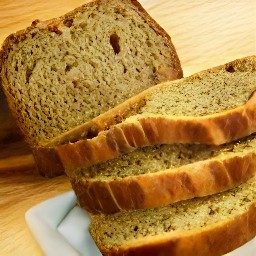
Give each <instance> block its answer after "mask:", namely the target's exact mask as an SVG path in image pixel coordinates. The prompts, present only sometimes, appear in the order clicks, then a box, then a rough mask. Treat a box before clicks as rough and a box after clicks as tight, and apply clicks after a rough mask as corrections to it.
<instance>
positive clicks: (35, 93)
mask: <svg viewBox="0 0 256 256" xmlns="http://www.w3.org/2000/svg"><path fill="white" fill-rule="evenodd" d="M0 59H1V65H0V66H1V67H0V69H1V83H2V86H3V88H4V91H5V94H6V96H7V99H8V103H9V106H10V108H11V110H12V111H13V113H14V116H15V117H16V119H17V121H18V124H19V126H20V128H21V130H22V131H23V133H24V134H25V136H26V139H27V141H28V142H29V143H30V145H33V146H34V145H40V146H42V145H44V144H46V143H47V142H48V141H49V140H50V139H52V138H54V137H56V136H58V135H60V134H61V133H63V132H66V131H68V130H70V129H71V128H72V127H75V126H77V125H80V124H83V123H84V122H87V121H89V120H91V119H92V118H94V117H96V116H98V115H99V114H101V113H103V112H105V111H107V110H109V109H110V108H113V107H114V106H116V105H117V104H119V103H121V102H123V101H124V100H125V99H127V98H130V97H131V96H133V95H135V94H137V93H139V92H140V91H142V90H144V89H146V88H148V87H150V86H152V85H154V84H157V83H159V82H161V81H166V80H172V79H177V78H181V77H182V69H181V66H180V61H179V58H178V56H177V53H176V50H175V48H174V46H173V44H172V42H171V38H170V36H169V35H168V34H167V33H166V32H165V31H164V30H163V29H162V28H161V27H160V26H159V25H158V24H157V23H156V22H155V21H154V20H153V19H152V18H151V17H150V16H149V15H148V13H147V12H146V11H145V10H144V9H143V8H142V6H141V5H140V4H139V3H138V2H137V1H136V0H97V1H94V2H90V3H88V4H85V5H83V6H81V7H79V8H77V9H75V10H74V11H72V12H70V13H67V14H66V15H64V16H62V17H60V18H56V19H52V20H49V21H44V22H40V21H34V22H33V23H32V25H31V26H30V27H28V28H27V29H25V30H23V31H19V32H17V33H15V34H12V35H10V36H9V37H8V38H7V39H6V40H5V42H4V44H3V47H2V50H1V53H0Z"/></svg>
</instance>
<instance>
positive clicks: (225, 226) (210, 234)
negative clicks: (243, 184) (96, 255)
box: [100, 204, 256, 256]
mask: <svg viewBox="0 0 256 256" xmlns="http://www.w3.org/2000/svg"><path fill="white" fill-rule="evenodd" d="M255 223H256V205H255V204H252V206H251V207H250V208H249V209H248V210H247V211H246V212H244V213H241V214H240V215H237V216H235V217H234V218H231V219H229V220H228V221H225V222H224V221H220V222H219V223H217V224H213V225H211V226H208V227H205V228H201V229H197V230H191V231H181V232H174V234H173V233H169V234H168V233H167V234H166V235H158V236H155V237H149V238H145V239H137V240H135V241H134V242H131V243H128V244H127V245H125V246H122V247H120V248H117V247H115V248H112V249H108V248H103V247H102V248H100V250H101V252H102V254H103V255H104V256H122V255H123V256H144V255H147V256H160V255H161V256H168V255H172V256H191V255H197V256H205V255H207V256H218V255H223V254H225V253H228V252H230V251H232V250H234V249H236V248H238V247H240V246H242V245H243V244H245V243H246V242H248V241H250V240H251V239H252V238H253V237H254V236H255V235H256V225H255Z"/></svg>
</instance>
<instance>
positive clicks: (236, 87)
mask: <svg viewBox="0 0 256 256" xmlns="http://www.w3.org/2000/svg"><path fill="white" fill-rule="evenodd" d="M255 90H256V56H251V57H245V58H243V59H239V60H235V61H233V62H230V63H227V64H225V65H222V66H218V67H215V68H212V69H209V70H205V71H202V72H200V73H198V74H195V75H192V76H190V77H187V78H183V79H180V80H176V81H172V82H166V83H162V84H159V85H156V86H154V87H152V88H150V89H148V90H146V91H144V92H142V93H140V94H139V95H137V96H135V97H133V98H131V99H129V100H127V101H125V102H124V103H123V104H121V105H119V106H117V107H116V108H114V109H112V110H110V111H108V112H107V113H105V114H103V115H101V116H99V117H97V118H95V119H94V120H92V121H91V122H88V123H86V124H84V125H82V126H79V127H77V128H75V129H73V130H71V131H69V132H68V133H66V134H62V135H61V136H59V137H56V138H55V139H54V140H52V141H51V142H50V143H49V144H48V146H49V148H48V149H47V148H45V149H42V150H45V151H47V150H49V151H50V154H48V155H51V156H52V155H53V152H54V151H55V150H57V153H58V156H57V157H56V158H58V157H60V159H61V161H59V162H60V163H61V164H62V165H64V168H65V170H66V171H67V173H68V174H72V172H73V171H74V170H76V169H79V168H85V167H89V166H91V165H93V164H97V163H100V162H103V161H106V160H109V159H113V158H116V157H118V156H119V155H120V154H122V153H127V152H131V151H133V150H135V149H136V148H140V147H144V146H149V145H157V144H170V143H202V144H212V145H220V144H223V143H226V142H230V141H234V140H236V139H239V138H242V137H245V136H247V135H249V134H251V133H253V132H256V94H254V92H255ZM70 142H71V143H70ZM61 144H63V145H61ZM56 145H61V146H58V147H56ZM54 147H55V148H54ZM46 155H47V152H46ZM40 157H42V156H40ZM40 157H38V158H40ZM56 162H58V159H57V160H56Z"/></svg>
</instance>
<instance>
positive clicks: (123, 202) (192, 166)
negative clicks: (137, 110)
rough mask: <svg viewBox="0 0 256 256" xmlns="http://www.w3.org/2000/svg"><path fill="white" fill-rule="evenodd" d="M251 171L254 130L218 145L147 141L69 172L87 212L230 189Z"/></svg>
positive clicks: (255, 167) (254, 169)
mask: <svg viewBox="0 0 256 256" xmlns="http://www.w3.org/2000/svg"><path fill="white" fill-rule="evenodd" d="M255 173H256V135H251V136H250V137H248V138H246V139H243V140H241V141H237V142H231V143H228V144H225V145H221V146H207V145H195V144H171V145H160V146H149V147H145V148H142V149H137V150H135V151H133V152H131V153H128V154H123V155H121V156H120V157H118V158H116V159H113V160H109V161H106V162H103V163H100V164H97V165H94V166H91V167H89V168H85V169H79V170H77V172H76V173H73V176H72V177H71V179H70V180H71V184H72V187H73V189H74V191H75V193H76V196H77V199H78V203H79V205H80V206H81V207H83V208H85V209H86V210H87V211H89V212H93V213H95V212H104V213H113V212H117V211H122V210H128V209H138V208H153V207H159V206H164V205H168V204H170V203H174V202H177V201H181V200H186V199H190V198H194V197H202V196H207V195H211V194H215V193H218V192H222V191H225V190H228V189H231V188H233V187H235V186H237V185H239V184H241V183H242V182H245V181H247V180H248V179H250V178H251V177H253V176H254V175H255Z"/></svg>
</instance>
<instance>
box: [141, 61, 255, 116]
mask: <svg viewBox="0 0 256 256" xmlns="http://www.w3.org/2000/svg"><path fill="white" fill-rule="evenodd" d="M171 85H172V86H170V84H169V83H168V82H167V83H165V84H164V85H163V86H162V87H159V89H158V90H157V91H154V92H153V93H152V94H151V95H149V96H148V98H147V101H146V105H145V106H143V107H142V108H141V109H140V111H139V113H140V114H144V115H146V114H163V115H173V116H203V115H209V114H214V113H219V112H222V111H224V110H229V109H233V108H235V107H238V106H242V105H244V104H245V103H246V102H247V101H248V100H249V98H250V97H251V95H252V93H253V92H254V91H255V90H256V56H252V57H249V58H245V59H242V60H241V61H234V62H233V63H228V64H226V65H224V66H223V67H221V68H214V69H212V70H207V71H203V72H201V73H198V74H196V75H194V76H191V77H189V78H184V79H183V80H182V82H180V81H177V82H172V83H171Z"/></svg>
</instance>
